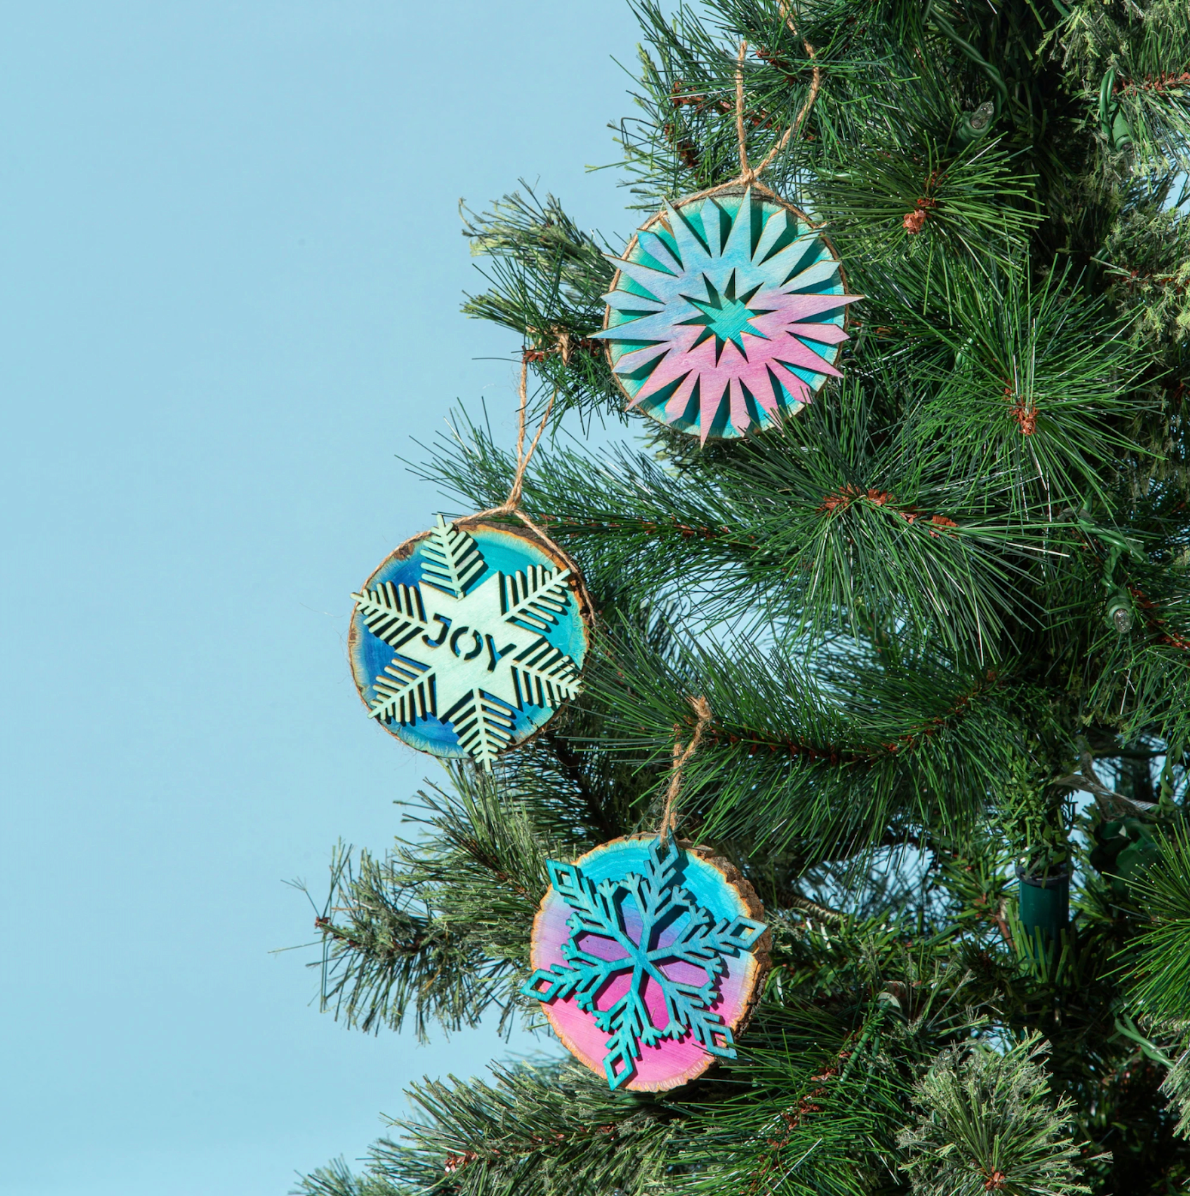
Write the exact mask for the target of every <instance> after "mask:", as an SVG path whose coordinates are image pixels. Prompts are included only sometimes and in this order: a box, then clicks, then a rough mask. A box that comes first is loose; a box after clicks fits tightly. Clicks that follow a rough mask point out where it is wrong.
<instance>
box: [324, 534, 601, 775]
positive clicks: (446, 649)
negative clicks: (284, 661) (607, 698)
mask: <svg viewBox="0 0 1190 1196" xmlns="http://www.w3.org/2000/svg"><path fill="white" fill-rule="evenodd" d="M352 597H353V598H354V599H355V611H354V613H353V614H352V617H351V631H350V634H349V636H348V652H349V655H350V658H351V671H352V674H353V676H354V678H355V684H356V687H357V689H358V690H359V693H360V697H361V698H362V699H363V702H364V705H365V706H366V707H367V709H368V713H369V714H370V715H371V716H372V717H373V718H374V719H376V720H377V721H378V722H379V723H380V725H381V726H382V727H384V729H385V730H386V731H388V732H389V733H390V734H392V735H395V736H396V737H397V738H398V739H400V740H402V741H403V742H404V743H407V744H409V745H410V747H415V748H417V749H418V750H419V751H423V752H429V753H430V754H431V755H434V756H440V757H443V758H445V759H463V758H468V757H469V758H471V759H472V760H474V761H475V762H476V763H477V764H479V765H481V766H482V767H484V768H487V769H490V768H491V766H492V762H493V761H494V760H495V758H496V756H497V754H498V753H499V752H501V751H504V750H505V749H507V748H511V747H515V746H516V745H518V744H521V743H524V742H525V740H527V739H529V738H530V737H531V736H532V735H534V734H535V733H536V732H537V731H538V730H540V729H541V728H542V727H543V726H544V725H545V724H546V723H547V722H549V720H550V718H552V717H553V714H554V712H555V710H557V708H558V707H559V706H560V705H561V704H562V703H563V702H565V701H566V700H567V699H568V698H572V697H574V696H575V695H576V694H577V693H578V692H579V691H580V688H581V683H580V672H581V669H582V667H583V661H584V659H585V657H586V653H587V644H588V627H587V622H586V620H585V618H584V616H583V612H582V611H581V610H580V608H579V602H578V597H577V578H576V577H575V576H574V574H573V571H572V569H571V568H570V566H569V565H568V564H567V563H566V562H564V561H563V560H562V559H561V558H560V557H559V556H557V555H556V554H555V553H554V552H553V551H551V550H549V549H548V548H546V547H545V546H544V545H542V544H541V543H539V542H538V541H537V540H536V539H533V538H530V537H529V536H528V535H524V534H521V533H520V532H516V531H511V530H508V529H505V528H501V527H494V526H492V525H490V524H479V525H478V526H475V527H473V528H470V529H466V530H465V529H463V528H460V527H456V526H454V525H453V524H449V523H446V522H445V521H444V520H443V518H442V516H441V515H439V516H438V524H437V526H436V527H434V528H433V529H432V530H430V531H429V532H423V533H422V534H421V535H420V536H415V537H413V539H411V540H408V541H406V542H405V543H404V544H402V545H401V547H400V548H398V549H397V550H396V551H395V552H393V553H392V554H391V555H390V556H389V557H388V558H387V559H386V560H385V561H384V563H383V564H382V565H381V566H380V568H379V569H377V570H376V571H375V572H374V573H373V574H372V576H371V577H369V578H368V580H367V581H366V582H365V583H364V586H363V588H362V589H361V590H360V592H359V593H358V594H353V595H352Z"/></svg>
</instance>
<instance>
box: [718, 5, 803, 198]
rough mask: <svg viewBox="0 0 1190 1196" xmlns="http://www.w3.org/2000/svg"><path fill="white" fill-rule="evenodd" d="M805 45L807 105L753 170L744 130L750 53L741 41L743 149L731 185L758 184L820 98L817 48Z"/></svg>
mask: <svg viewBox="0 0 1190 1196" xmlns="http://www.w3.org/2000/svg"><path fill="white" fill-rule="evenodd" d="M790 28H791V29H792V28H793V26H792V25H790ZM802 45H804V46H805V47H806V53H807V54H808V55H809V56H810V60H811V62H813V63H814V66H813V68H812V70H813V74H812V76H811V78H810V94H809V95H808V96H807V97H806V102H805V103H804V104H803V105H802V107H801V110H800V111H799V112H798V114H797V116H795V117H794V118H793V124H791V125H790V126H789V127H788V128H787V129H786V130H785V132H784V133H782V134H781V137H780V139H779V140H778V141H777V143H776V144H775V145H774V146H773V147H772V148H771V149H770V150H769V152H768V153H767V154H765V156H764V157H763V158H762V159H761V162H760V165H759V166H757V167H755V168H753V167H751V166H749V165H748V137H747V134H746V133H745V131H744V57H745V55H746V54H747V53H748V43H747V42H740V52H739V56H738V57H737V58H736V68H735V128H736V138H737V140H738V141H739V147H740V173H739V177H738V178H735V179H732V181H731V185H734V186H739V185H740V184H743V185H744V186H745V187H747V186H750V185H751V184H752V183H754V182H756V180H757V179H759V178H760V176H761V175H762V174H763V173H764V172H765V171H766V170H767V169H768V168H769V167H770V166H771V165H772V163H773V161H774V159H775V158H776V157H777V155H778V154H779V153H781V151H782V150H783V149H784V148H785V147H786V146H787V145H788V144H789V142H790V139H791V138H792V137H793V135H794V133H796V132H797V130H798V129H799V128H800V127H801V124H802V121H804V120H805V119H806V117H807V116H808V115H809V112H810V109H811V108H813V107H814V101H815V100H816V99H818V89H819V87H820V86H821V85H822V70H821V68H820V67H819V65H818V61H817V55H816V54H815V52H814V47H813V46H812V45H810V43H809V42H803V43H802ZM724 185H726V184H720V186H724Z"/></svg>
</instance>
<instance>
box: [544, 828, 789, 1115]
mask: <svg viewBox="0 0 1190 1196" xmlns="http://www.w3.org/2000/svg"><path fill="white" fill-rule="evenodd" d="M547 867H548V869H549V874H550V881H551V885H550V888H549V890H548V891H547V893H546V895H545V897H544V898H542V901H541V906H540V908H539V909H538V912H537V917H536V919H535V920H534V922H533V940H532V953H531V961H532V965H533V967H534V969H535V971H534V973H533V975H532V977H531V978H530V979H529V981H528V982H527V983H526V984H525V985H524V987H523V988H522V989H521V992H522V993H523V994H524V995H525V996H527V997H535V998H536V999H537V1000H539V1001H541V1003H542V1009H543V1010H544V1011H545V1015H546V1017H547V1018H549V1020H550V1023H551V1025H552V1026H553V1028H554V1030H555V1031H556V1032H557V1034H558V1037H559V1038H561V1040H562V1041H563V1042H564V1043H565V1044H566V1046H567V1048H568V1049H569V1050H570V1052H571V1053H572V1054H573V1055H574V1056H575V1057H576V1058H578V1059H579V1060H581V1061H582V1062H583V1063H585V1064H586V1065H587V1066H588V1067H589V1068H591V1070H592V1071H594V1072H596V1073H597V1074H599V1075H602V1076H605V1077H606V1078H607V1082H608V1085H609V1087H611V1088H628V1089H632V1090H634V1091H641V1092H660V1091H664V1090H666V1089H669V1088H675V1087H677V1086H678V1085H679V1084H684V1083H687V1082H688V1081H690V1080H693V1079H694V1078H695V1077H697V1076H699V1075H701V1074H702V1073H703V1072H704V1071H706V1069H707V1068H708V1067H710V1066H711V1064H712V1063H713V1062H714V1061H715V1059H716V1058H729V1059H730V1058H734V1057H735V1048H734V1043H735V1035H736V1034H738V1033H739V1032H740V1031H742V1029H743V1028H744V1026H745V1025H746V1023H747V1021H748V1018H749V1016H750V1014H751V1012H752V1008H753V1006H754V1005H755V1003H756V1001H757V999H758V998H759V995H760V992H761V986H762V982H763V980H764V976H765V974H766V973H767V971H768V968H769V956H768V947H769V943H770V937H769V933H768V931H767V930H766V929H765V927H764V924H763V922H761V921H760V919H761V918H762V917H763V916H764V907H763V906H762V905H761V903H760V899H759V898H758V897H757V896H756V893H755V892H754V891H753V889H752V886H751V885H750V884H749V883H748V882H747V881H746V880H745V879H744V878H743V877H742V876H741V875H740V873H739V872H738V870H737V869H736V868H734V867H733V866H732V865H731V864H730V863H728V862H727V861H726V860H724V859H722V858H720V857H718V856H715V855H713V854H712V853H711V852H709V851H707V850H706V849H704V848H699V847H693V846H690V845H680V844H679V843H678V842H677V841H676V840H675V839H674V837H673V835H672V833H670V832H666V833H665V834H664V835H663V836H662V837H660V838H658V837H657V836H656V835H630V836H628V837H626V838H623V839H613V840H612V841H611V842H609V843H604V844H602V845H601V846H599V847H596V848H595V849H594V850H593V851H589V852H587V854H586V855H584V856H582V857H581V858H580V859H579V860H577V861H576V862H575V863H573V864H565V863H558V862H557V861H554V860H550V861H549V862H548V865H547Z"/></svg>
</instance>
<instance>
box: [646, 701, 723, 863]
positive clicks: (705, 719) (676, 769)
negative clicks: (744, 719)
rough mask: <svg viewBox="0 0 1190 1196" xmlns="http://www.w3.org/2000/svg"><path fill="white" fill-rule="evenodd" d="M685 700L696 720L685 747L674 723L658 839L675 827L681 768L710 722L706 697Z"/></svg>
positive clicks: (680, 788) (679, 727)
mask: <svg viewBox="0 0 1190 1196" xmlns="http://www.w3.org/2000/svg"><path fill="white" fill-rule="evenodd" d="M687 700H688V701H689V703H690V705H691V706H693V707H694V713H695V714H696V715H697V716H698V722H697V723H695V725H694V734H693V735H692V736H691V738H690V742H689V743H688V744H686V746H685V747H682V741H681V740H680V739H679V738H678V734H679V732H680V731H681V729H682V728H681V726H680V725H678V724H677V723H675V724H674V754H673V768H672V771H671V772H670V775H669V789H668V790H667V791H666V794H665V812H664V813H663V814H662V815H661V825H660V826H659V827H658V828H657V838H659V839H664V838H665V836H666V835H667V834H669V833H671V832H672V831H675V830H676V829H677V826H678V814H677V801H678V794H679V793H680V792H681V790H682V770H683V769H684V768H685V767H686V763H687V761H688V760H689V759H690V757H691V756H693V755H694V753H695V752H696V751H698V745H699V744H700V743H701V742H702V737H703V734H704V732H705V731H706V729H707V727H708V726H709V725H710V722H711V707H710V703H709V702H707V700H706V698H703V697H699V698H689V699H687Z"/></svg>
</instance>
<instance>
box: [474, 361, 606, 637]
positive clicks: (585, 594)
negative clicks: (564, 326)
mask: <svg viewBox="0 0 1190 1196" xmlns="http://www.w3.org/2000/svg"><path fill="white" fill-rule="evenodd" d="M559 340H560V344H559V348H558V350H557V351H558V352H561V351H562V344H561V338H559ZM567 347H568V346H567ZM518 390H519V393H520V397H521V405H520V408H519V410H518V412H517V438H516V472H515V473H514V474H513V475H512V487H511V488H510V489H509V491H508V497H507V498H506V499H505V500H504V501H503V502H502V503H501V504H500V505H499V506H498V507H489V508H488V509H487V510H486V511H477V512H476V513H475V514H474V515H466V516H464V517H463V518H462V519H456V520H454V524H455V526H456V527H458V526H460V525H462V524H467V523H478V522H479V521H480V520H481V519H492V518H498V517H499V516H501V515H515V516H516V518H517V519H519V520H520V521H521V522H522V523H523V524H524V525H525V526H526V527H527V528H528V529H529V530H530V531H531V532H532V533H533V534H534V535H535V536H536V537H537V538H538V539H539V540H540V541H541V542H542V543H543V544H544V545H545V546H546V547H547V548H549V549H551V550H552V551H553V552H554V553H555V554H556V555H557V556H559V557H560V558H561V559H562V560H563V561H565V562H566V565H567V567H568V568H569V569H570V572H571V575H572V576H573V577H574V583H575V587H576V589H577V591H578V600H579V606H580V608H581V609H582V610H583V612H584V614H586V615H588V616H589V615H591V614H592V613H593V612H594V607H593V606H592V604H591V595H590V593H589V591H588V590H587V587H586V585H585V584H584V582H583V576H582V573H581V572H580V571H579V568H578V566H577V565H576V564H575V562H574V559H573V558H572V557H571V555H570V553H568V552H567V551H566V550H565V549H564V548H562V547H561V546H560V545H558V544H557V543H555V542H554V541H553V540H552V539H551V538H550V537H549V536H547V535H546V534H545V532H544V531H543V530H542V529H541V528H540V527H538V526H537V524H536V523H534V522H533V520H532V519H530V518H529V516H528V515H526V514H525V512H524V511H523V510H522V509H521V492H522V490H523V489H524V485H525V470H526V469H527V468H528V467H529V462H530V461H531V460H532V459H533V454H534V453H535V452H536V451H537V446H538V444H540V443H541V437H542V435H543V434H544V433H545V429H546V425H547V424H548V423H549V419H550V414H551V413H552V412H553V410H554V401H555V400H556V399H557V397H558V392H557V391H556V390H555V391H554V393H553V394H552V395H551V396H550V401H549V402H548V403H546V405H545V412H544V414H543V415H542V417H541V423H540V424H538V426H537V431H536V433H535V434H534V436H533V439H532V440H531V441H530V442H529V446H528V448H526V447H525V437H526V434H527V431H526V421H527V417H528V410H529V358H528V356H527V355H526V354H522V355H521V381H520V386H519V388H518Z"/></svg>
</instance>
